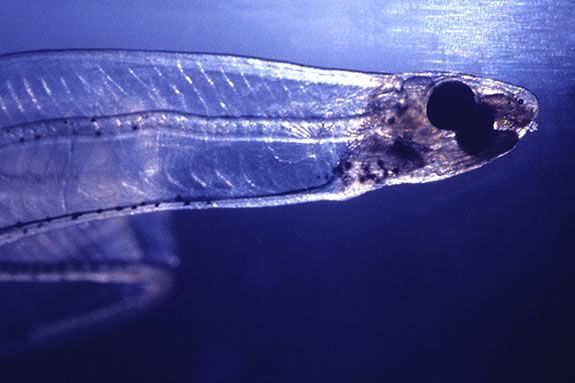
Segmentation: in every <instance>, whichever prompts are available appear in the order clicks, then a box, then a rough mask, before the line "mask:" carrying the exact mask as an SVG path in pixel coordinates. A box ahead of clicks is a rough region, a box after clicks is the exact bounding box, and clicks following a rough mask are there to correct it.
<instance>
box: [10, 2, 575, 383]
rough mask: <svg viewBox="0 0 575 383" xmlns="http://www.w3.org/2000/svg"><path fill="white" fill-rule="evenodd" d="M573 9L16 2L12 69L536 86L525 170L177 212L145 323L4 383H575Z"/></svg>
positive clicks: (65, 348)
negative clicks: (171, 275)
mask: <svg viewBox="0 0 575 383" xmlns="http://www.w3.org/2000/svg"><path fill="white" fill-rule="evenodd" d="M574 20H575V3H574V2H573V1H571V0H534V1H525V2H520V1H516V2H502V1H486V0H476V1H466V0H461V1H455V0H451V1H435V0H424V1H396V0H391V1H386V2H384V1H375V0H373V1H370V0H359V1H303V0H296V1H289V2H288V1H284V2H279V1H277V2H271V1H264V0H250V1H248V0H236V1H221V2H216V1H208V0H205V1H194V0H163V1H161V0H100V1H96V0H76V1H71V0H70V1H64V0H50V1H48V0H26V1H24V0H0V52H1V53H7V52H15V51H22V50H34V49H63V48H131V49H158V50H176V51H196V52H219V53H229V54H241V55H249V56H257V57H263V58H270V59H277V60H287V61H292V62H297V63H302V64H309V65H318V66H326V67H338V68H348V69H355V70H368V71H387V72H395V71H400V72H404V71H420V70H458V71H464V72H470V73H473V74H479V75H484V76H489V77H494V78H497V79H501V80H506V81H509V82H512V83H516V84H518V85H522V86H525V87H527V88H529V89H531V90H532V91H534V92H535V93H536V94H537V95H538V97H539V99H540V103H541V114H540V118H539V121H540V129H539V130H538V131H537V132H536V133H532V134H530V135H529V136H528V137H526V138H525V139H524V140H523V141H522V142H521V144H520V145H519V146H518V147H517V148H516V149H515V150H514V151H513V152H512V153H511V154H509V155H508V156H506V157H504V158H501V159H499V160H497V161H495V162H493V163H492V164H490V165H488V166H486V167H484V168H482V169H479V170H477V171H474V172H471V173H468V174H465V175H462V176H459V177H456V178H453V179H450V180H446V181H443V182H439V183H434V184H428V185H411V186H399V187H393V188H388V189H384V190H380V191H378V192H375V193H370V194H368V195H366V196H363V197H360V198H357V199H355V200H351V201H349V202H345V203H316V204H310V205H300V206H289V207H282V208H265V209H255V210H247V209H246V210H227V211H215V210H212V211H199V212H181V213H176V214H173V216H174V218H173V232H174V235H175V236H177V239H178V243H179V255H180V257H181V260H182V266H181V267H180V269H179V271H178V273H177V283H176V288H175V290H174V292H173V293H172V295H171V297H170V298H169V299H168V300H167V301H165V302H164V303H162V304H161V305H160V306H159V307H157V308H156V309H155V310H154V311H152V312H150V313H148V314H147V315H146V316H143V317H141V318H138V319H136V320H134V321H131V322H129V323H123V324H118V325H117V326H115V327H113V328H110V329H108V330H107V331H102V332H100V333H98V334H97V335H93V336H85V337H83V338H81V339H78V340H75V341H71V342H69V343H65V344H61V345H57V346H53V347H51V348H47V349H41V350H38V351H34V352H31V353H26V354H18V355H12V356H5V357H3V359H1V360H0V381H2V382H20V381H24V382H27V381H30V382H31V381H45V382H52V381H60V382H66V381H75V382H76V381H81V382H128V381H130V382H152V381H155V382H191V381H194V382H249V383H256V382H274V383H278V382H468V383H469V382H542V381H547V382H554V383H557V382H573V381H575V369H574V368H573V367H574V365H573V361H574V360H575V349H574V346H573V345H574V344H575V326H573V324H574V323H575V309H574V305H575V239H574V237H573V235H574V234H573V232H574V231H573V224H572V221H573V219H574V218H575V199H574V192H575V179H574V174H575V160H574V155H573V148H574V145H575V127H574V125H573V122H574V121H575V108H574V104H575V23H574Z"/></svg>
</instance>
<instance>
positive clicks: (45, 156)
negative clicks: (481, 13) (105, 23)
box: [0, 51, 538, 339]
mask: <svg viewBox="0 0 575 383" xmlns="http://www.w3.org/2000/svg"><path fill="white" fill-rule="evenodd" d="M442 84H456V86H455V88H457V86H459V87H460V88H461V87H463V88H464V89H463V90H462V92H463V93H462V94H463V96H462V98H465V97H467V98H468V100H467V104H462V105H463V106H462V107H461V108H463V109H465V110H467V109H468V110H469V113H467V112H465V113H459V114H460V115H461V116H463V117H461V118H459V119H458V120H457V121H455V123H453V124H451V125H450V122H449V121H448V122H447V123H446V124H447V125H445V126H440V125H442V124H443V120H441V118H443V117H442V116H444V115H447V116H448V117H447V118H448V119H449V115H450V111H449V104H447V112H446V111H445V110H442V108H443V109H445V108H446V103H445V102H444V100H443V99H442V100H443V101H442V100H440V101H438V102H436V103H435V104H437V105H438V107H437V108H436V107H435V106H433V107H432V105H434V102H431V101H430V98H431V97H434V96H433V95H434V92H436V90H437V89H439V88H440V87H441V86H442ZM448 88H449V86H447V87H445V88H444V90H445V89H448ZM449 92H451V91H450V90H449V89H448V91H446V92H443V93H446V94H447V100H448V101H449V97H450V95H449ZM465 92H467V93H465ZM470 92H471V93H470ZM439 93H441V92H437V93H436V94H439ZM456 93H457V92H456ZM455 96H456V97H455V98H456V99H457V96H458V95H457V94H456V95H455ZM435 98H436V99H439V98H440V97H439V96H437V97H435ZM456 104H457V101H456ZM458 107H459V106H458ZM461 108H460V109H461ZM466 108H467V109H466ZM435 109H438V110H439V112H438V113H439V114H438V113H436V111H435ZM463 109H462V110H463ZM537 112H538V104H537V100H536V98H535V96H533V95H532V94H531V93H530V92H529V91H527V90H525V89H523V88H520V87H516V86H513V85H510V84H507V83H504V82H500V81H496V80H491V79H483V78H479V77H475V76H470V75H463V74H455V73H435V72H434V73H404V74H372V73H362V72H351V71H342V70H329V69H318V68H310V67H304V66H299V65H294V64H288V63H279V62H271V61H264V60H259V59H253V58H242V57H233V56H218V55H205V54H179V53H165V52H134V51H58V52H32V53H24V54H16V55H9V56H4V57H1V58H0V249H1V253H0V281H3V282H4V283H10V282H15V281H18V282H37V283H38V282H41V281H45V282H46V281H48V282H50V283H60V284H62V283H66V282H71V281H90V282H92V283H94V284H95V285H98V286H100V285H108V286H109V285H110V284H114V283H116V284H120V285H122V286H123V287H122V288H114V289H112V291H117V290H118V291H123V292H124V293H122V294H125V291H126V289H132V290H133V287H134V286H142V288H141V289H136V290H137V291H138V292H134V293H131V294H132V295H130V296H131V297H132V298H129V299H128V300H129V301H130V302H140V303H141V305H142V306H144V305H147V304H148V302H149V301H151V300H152V299H151V297H155V296H157V295H159V291H161V290H162V289H164V287H165V285H168V284H169V283H167V282H166V280H167V279H168V278H167V277H166V276H165V273H163V272H162V270H164V269H169V268H170V267H173V266H174V265H175V264H177V258H176V257H175V256H174V255H173V254H172V253H171V252H169V251H164V250H161V249H159V248H156V249H155V251H153V252H150V251H149V246H141V245H139V244H138V240H137V239H134V241H133V243H132V242H130V243H128V242H129V241H126V240H124V239H125V238H128V237H133V234H132V232H133V230H134V229H133V224H132V223H131V221H129V220H128V217H131V216H133V215H136V214H138V213H149V212H154V211H161V210H168V209H203V208H214V207H228V208H233V207H260V206H273V205H283V204H292V203H300V202H310V201H317V200H345V199H348V198H351V197H355V196H358V195H360V194H363V193H365V192H368V191H371V190H375V189H378V188H380V187H382V186H385V185H394V184H400V183H424V182H429V181H435V180H440V179H444V178H448V177H451V176H454V175H457V174H461V173H464V172H467V171H469V170H472V169H475V168H478V167H480V166H482V165H484V164H486V163H488V162H490V161H491V160H493V159H495V158H497V157H499V156H501V155H503V154H505V153H507V152H508V151H510V150H511V149H512V148H513V147H514V146H515V144H516V143H517V142H518V141H519V139H520V138H522V137H523V136H524V135H525V133H526V132H528V131H531V130H534V129H535V128H536V123H535V117H536V115H537ZM434 113H435V114H434ZM436 114H438V115H439V116H440V117H437V118H436V119H437V121H439V122H438V123H437V124H435V125H438V126H439V127H438V126H435V125H434V124H433V123H432V122H431V121H430V118H431V119H432V120H433V119H434V118H435V117H434V116H435V115H436ZM456 114H457V113H456ZM478 121H479V122H478ZM467 125H469V126H471V127H468V126H467ZM446 127H447V128H446ZM477 129H480V130H482V131H483V130H484V131H485V132H486V133H485V134H483V133H482V134H481V135H477V134H475V133H474V132H475V131H476V130H477ZM476 137H479V138H476ZM477 140H479V141H480V142H481V145H476V141H477ZM110 219H112V220H111V221H110ZM111 222H112V223H111ZM110 225H112V226H110ZM109 227H113V230H110V229H109ZM147 230H151V229H147ZM165 236H169V233H165ZM103 238H105V240H103ZM96 243H97V246H95V244H96ZM157 243H159V242H157ZM134 270H136V271H138V272H135V271H134ZM158 275H162V276H161V277H160V276H158ZM158 281H162V282H161V283H158ZM132 290H130V291H132ZM122 294H118V296H123V298H122V299H121V300H120V301H121V304H119V303H118V302H120V301H115V300H114V299H112V298H111V299H110V302H112V303H110V302H108V301H106V302H108V303H106V304H104V303H98V304H94V307H89V308H83V309H81V310H79V311H78V310H77V311H76V312H74V313H73V314H71V313H67V314H66V313H63V314H62V315H61V318H56V319H51V322H50V323H49V324H48V320H46V323H43V321H42V320H40V321H39V322H41V325H35V328H34V329H33V330H34V331H35V333H36V334H38V333H42V334H48V333H50V334H52V333H54V332H58V331H55V330H54V329H55V328H57V329H60V328H70V327H75V326H76V325H78V326H79V323H80V322H81V323H89V322H91V321H101V320H103V319H105V318H108V317H112V316H114V315H116V314H117V313H118V312H120V311H125V310H128V309H127V307H128V306H129V307H132V306H134V305H126V299H127V298H125V295H122ZM111 295H112V296H113V294H111ZM52 299H58V298H57V297H56V296H55V297H54V298H52ZM140 303H138V305H140ZM130 310H131V308H130ZM79 318H81V320H80V319H79ZM54 323H56V325H55V324H54ZM41 327H42V328H44V329H46V328H50V329H51V330H50V331H47V330H42V331H40V332H38V329H39V328H41ZM45 336H48V335H45ZM40 337H42V336H40ZM0 339H1V334H0Z"/></svg>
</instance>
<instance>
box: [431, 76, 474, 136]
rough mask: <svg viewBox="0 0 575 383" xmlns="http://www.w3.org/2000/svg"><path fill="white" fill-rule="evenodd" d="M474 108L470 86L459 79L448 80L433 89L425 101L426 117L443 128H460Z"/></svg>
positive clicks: (436, 125)
mask: <svg viewBox="0 0 575 383" xmlns="http://www.w3.org/2000/svg"><path fill="white" fill-rule="evenodd" d="M474 109H475V95H474V94H473V91H472V90H471V88H470V87H469V86H467V85H465V84H464V83H462V82H459V81H448V82H444V83H441V84H439V85H438V86H437V87H435V89H433V91H432V93H431V96H430V97H429V101H428V102H427V118H428V119H429V122H431V124H432V125H433V126H435V127H436V128H438V129H443V130H454V131H457V130H459V129H462V128H463V127H464V126H465V125H466V123H467V121H468V120H469V118H470V117H471V116H472V114H473V111H474Z"/></svg>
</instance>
